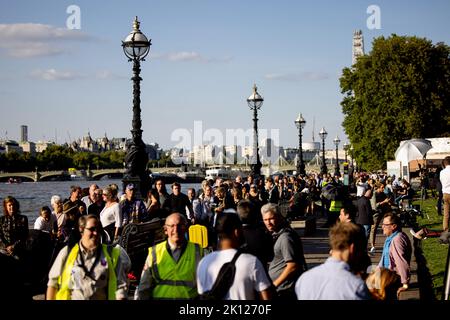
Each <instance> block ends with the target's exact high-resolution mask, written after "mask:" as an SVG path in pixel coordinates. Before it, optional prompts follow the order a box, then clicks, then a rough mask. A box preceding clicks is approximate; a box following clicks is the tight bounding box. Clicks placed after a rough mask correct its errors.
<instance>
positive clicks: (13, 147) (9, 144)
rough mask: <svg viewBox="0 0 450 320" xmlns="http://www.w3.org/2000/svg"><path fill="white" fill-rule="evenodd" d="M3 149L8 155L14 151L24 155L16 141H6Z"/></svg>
mask: <svg viewBox="0 0 450 320" xmlns="http://www.w3.org/2000/svg"><path fill="white" fill-rule="evenodd" d="M3 147H4V148H5V152H6V153H9V152H12V151H14V152H17V153H22V148H21V147H20V146H19V144H18V143H17V142H16V141H14V140H6V141H4V143H3Z"/></svg>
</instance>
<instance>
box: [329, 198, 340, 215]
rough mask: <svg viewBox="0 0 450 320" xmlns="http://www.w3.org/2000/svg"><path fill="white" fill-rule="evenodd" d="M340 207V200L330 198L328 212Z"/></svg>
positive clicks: (337, 209) (338, 209) (337, 210)
mask: <svg viewBox="0 0 450 320" xmlns="http://www.w3.org/2000/svg"><path fill="white" fill-rule="evenodd" d="M341 208H342V201H340V200H332V201H331V204H330V210H329V211H330V212H339V211H341Z"/></svg>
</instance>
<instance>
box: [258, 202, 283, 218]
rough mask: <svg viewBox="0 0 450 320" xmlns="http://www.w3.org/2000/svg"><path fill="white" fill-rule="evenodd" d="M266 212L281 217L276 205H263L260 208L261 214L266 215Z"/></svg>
mask: <svg viewBox="0 0 450 320" xmlns="http://www.w3.org/2000/svg"><path fill="white" fill-rule="evenodd" d="M268 212H271V213H273V214H275V215H277V216H281V211H280V207H278V205H276V204H274V203H270V202H269V203H266V204H265V205H263V206H262V207H261V214H263V215H264V214H266V213H268Z"/></svg>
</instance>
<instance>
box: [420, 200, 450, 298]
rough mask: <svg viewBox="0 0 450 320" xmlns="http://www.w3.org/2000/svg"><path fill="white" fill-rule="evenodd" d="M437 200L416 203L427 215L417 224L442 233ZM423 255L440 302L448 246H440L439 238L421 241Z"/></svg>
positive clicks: (435, 293)
mask: <svg viewBox="0 0 450 320" xmlns="http://www.w3.org/2000/svg"><path fill="white" fill-rule="evenodd" d="M436 201H437V200H436V198H429V199H427V200H424V201H423V203H422V202H421V201H420V200H417V201H415V202H414V204H421V205H422V210H423V211H424V212H425V213H426V214H425V216H424V218H419V219H418V220H417V222H418V223H419V226H420V227H427V228H428V229H429V230H430V231H437V232H440V231H441V230H442V216H439V215H438V214H437V211H436V209H435V205H436ZM421 245H422V251H423V255H424V257H425V259H426V263H427V268H428V270H429V272H430V275H431V281H432V285H433V290H434V295H435V297H436V298H437V299H438V300H440V299H441V296H442V293H443V288H444V273H445V265H446V261H447V260H446V258H447V253H448V245H443V244H440V243H439V241H438V238H427V239H426V240H422V241H421Z"/></svg>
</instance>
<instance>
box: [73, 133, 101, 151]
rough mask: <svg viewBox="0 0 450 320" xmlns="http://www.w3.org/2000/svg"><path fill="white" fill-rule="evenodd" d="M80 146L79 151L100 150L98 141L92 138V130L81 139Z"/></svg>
mask: <svg viewBox="0 0 450 320" xmlns="http://www.w3.org/2000/svg"><path fill="white" fill-rule="evenodd" d="M78 147H79V150H78V151H90V152H98V143H97V141H95V140H94V139H92V137H91V133H90V132H88V134H87V136H84V137H82V138H81V140H79V142H78Z"/></svg>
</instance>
